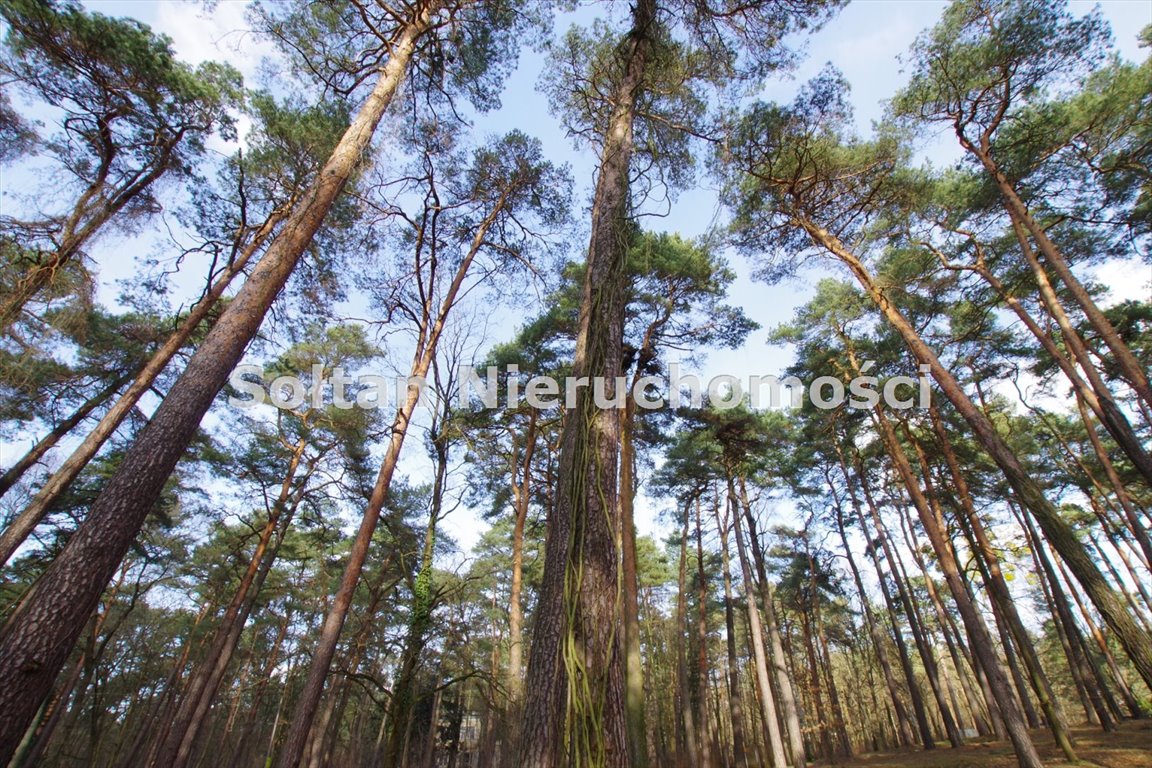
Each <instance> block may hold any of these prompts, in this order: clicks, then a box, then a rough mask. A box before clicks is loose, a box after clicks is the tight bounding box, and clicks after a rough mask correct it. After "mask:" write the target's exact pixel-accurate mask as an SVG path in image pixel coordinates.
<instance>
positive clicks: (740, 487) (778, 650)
mask: <svg viewBox="0 0 1152 768" xmlns="http://www.w3.org/2000/svg"><path fill="white" fill-rule="evenodd" d="M736 489H737V491H738V492H739V501H740V507H741V509H742V510H743V511H744V522H746V523H747V524H748V543H749V545H750V546H751V549H752V562H753V564H754V565H755V566H756V574H755V575H756V576H757V577H758V578H759V580H760V605H761V606H762V607H763V609H764V627H765V629H767V631H768V641H769V643H770V644H771V650H772V657H771V663H772V668H773V672H774V674H775V678H776V690H777V691H778V692H779V694H780V709H781V713H782V714H783V716H784V723H785V726H786V728H785V730H786V731H787V734H788V751H789V754H790V756H791V758H792V764H793V765H798V766H802V765H804V764H805V762H807V755H806V754H805V751H804V727H803V725H802V718H801V716H800V706H799V704H798V703H797V699H796V689H795V686H794V685H793V682H792V677H791V675H789V673H788V668H787V666H786V665H785V663H784V644H783V642H782V641H781V639H780V623H779V622H778V621H777V620H776V604H775V602H776V601H775V595H774V594H773V593H774V590H773V588H772V582H770V581H769V580H768V572H767V569H766V568H765V567H764V553H763V552H762V551H761V548H760V537H759V534H758V533H757V528H756V518H755V516H754V515H753V514H752V504H751V503H750V501H749V499H748V486H747V484H746V483H745V480H744V478H743V477H738V478H737V481H736Z"/></svg>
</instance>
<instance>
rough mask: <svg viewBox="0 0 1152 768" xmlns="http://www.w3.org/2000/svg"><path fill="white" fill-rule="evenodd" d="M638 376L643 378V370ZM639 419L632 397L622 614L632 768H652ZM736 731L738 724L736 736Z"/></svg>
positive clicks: (625, 451)
mask: <svg viewBox="0 0 1152 768" xmlns="http://www.w3.org/2000/svg"><path fill="white" fill-rule="evenodd" d="M636 375H639V371H637V373H636ZM634 381H635V377H634ZM629 391H630V392H631V391H632V390H631V389H629ZM635 419H636V400H635V398H633V397H631V396H629V397H628V399H627V401H626V402H625V403H624V411H623V413H622V414H621V418H620V496H619V497H620V550H621V558H620V578H621V580H622V589H623V595H622V597H623V602H622V604H621V611H622V613H623V615H624V616H623V618H624V622H623V623H624V659H625V664H624V685H625V700H624V707H625V713H626V717H627V721H628V750H629V754H630V756H631V758H632V768H648V739H647V732H648V725H647V723H646V722H645V713H644V662H643V659H642V658H641V655H640V609H639V603H638V598H637V594H638V591H639V589H640V585H639V583H638V579H637V575H636V523H635V521H634V519H633V517H634V516H633V499H634V497H635V494H636V481H635V479H634V472H635V463H636V456H635V448H634V446H633V444H632V430H633V428H634V422H635ZM733 706H736V705H733ZM741 728H742V726H741ZM735 729H736V724H735V723H734V724H733V732H734V736H735ZM739 738H741V739H743V733H740V734H739ZM742 750H743V744H740V745H738V751H742ZM738 759H741V758H738Z"/></svg>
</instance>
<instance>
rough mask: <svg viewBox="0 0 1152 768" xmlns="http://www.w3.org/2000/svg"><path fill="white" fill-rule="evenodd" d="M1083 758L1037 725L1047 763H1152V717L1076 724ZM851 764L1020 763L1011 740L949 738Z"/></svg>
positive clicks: (965, 766) (1110, 767) (946, 767)
mask: <svg viewBox="0 0 1152 768" xmlns="http://www.w3.org/2000/svg"><path fill="white" fill-rule="evenodd" d="M1073 732H1074V733H1075V738H1076V752H1077V756H1078V757H1079V758H1080V762H1079V763H1070V762H1068V760H1066V759H1065V758H1064V756H1063V754H1062V753H1061V752H1060V750H1059V749H1057V748H1056V744H1055V743H1054V741H1053V740H1052V737H1051V735H1050V734H1049V733H1048V732H1047V731H1045V730H1035V731H1033V732H1032V738H1033V740H1034V741H1035V743H1036V747H1037V748H1038V749H1039V750H1040V756H1041V757H1042V758H1043V760H1044V764H1045V765H1047V766H1066V765H1080V766H1084V768H1097V767H1098V768H1152V719H1145V720H1137V721H1128V722H1125V723H1123V724H1121V726H1120V728H1119V729H1118V730H1117V731H1116V732H1114V733H1104V732H1103V731H1102V730H1100V729H1099V728H1074V729H1073ZM839 765H841V766H845V768H1016V765H1017V763H1016V758H1015V757H1014V756H1013V754H1012V748H1011V746H1010V745H1009V744H1008V743H1007V742H984V743H982V742H976V741H973V742H971V743H968V744H965V745H964V746H963V747H962V748H960V749H951V748H949V747H948V745H947V743H944V744H942V745H941V746H939V747H938V748H937V749H935V750H933V751H931V752H923V751H917V752H883V753H881V752H875V753H871V754H865V755H861V756H859V757H857V758H856V759H854V760H851V761H848V762H841V763H839Z"/></svg>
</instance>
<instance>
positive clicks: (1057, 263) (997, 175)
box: [957, 129, 1152, 578]
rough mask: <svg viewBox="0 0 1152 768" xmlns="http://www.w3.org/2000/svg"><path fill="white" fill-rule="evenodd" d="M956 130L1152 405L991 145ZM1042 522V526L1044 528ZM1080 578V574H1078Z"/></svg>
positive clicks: (1149, 391) (1150, 394)
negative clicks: (992, 152)
mask: <svg viewBox="0 0 1152 768" xmlns="http://www.w3.org/2000/svg"><path fill="white" fill-rule="evenodd" d="M957 134H958V135H959V137H960V142H961V145H962V146H964V148H965V149H966V150H968V151H969V152H971V153H972V154H973V155H975V156H976V159H977V160H979V161H980V164H981V165H982V166H984V170H985V171H986V172H987V173H988V175H989V176H991V177H992V181H993V183H994V184H995V185H996V188H997V190H998V191H999V192H1000V196H1001V198H1002V200H1003V202H1004V208H1005V210H1006V211H1007V212H1008V215H1009V216H1010V217H1011V218H1012V220H1013V225H1014V226H1022V227H1023V228H1024V229H1026V230H1027V231H1028V234H1029V235H1031V236H1032V239H1033V240H1035V241H1036V245H1037V246H1038V247H1039V249H1040V253H1042V254H1043V255H1044V259H1045V260H1046V261H1047V262H1048V266H1050V267H1051V268H1052V270H1053V271H1054V272H1055V273H1056V275H1057V276H1058V277H1059V278H1060V280H1061V282H1063V283H1064V286H1065V288H1067V289H1068V292H1069V293H1070V294H1071V295H1072V298H1073V299H1075V300H1076V303H1077V304H1078V305H1079V306H1080V309H1081V310H1082V311H1083V312H1084V316H1085V317H1086V318H1088V323H1089V324H1090V325H1091V326H1092V328H1093V330H1095V331H1096V333H1098V334H1099V335H1100V338H1101V339H1103V341H1104V343H1105V345H1107V347H1108V349H1109V350H1111V352H1112V354H1113V355H1114V359H1115V362H1116V365H1117V367H1118V368H1119V369H1120V371H1121V372H1122V373H1123V375H1124V377H1125V378H1127V379H1128V382H1129V384H1131V386H1132V389H1133V390H1135V392H1136V394H1137V395H1138V396H1139V397H1140V399H1142V400H1143V401H1144V402H1145V403H1146V404H1148V405H1152V386H1149V383H1148V376H1147V374H1146V373H1145V372H1144V367H1143V366H1142V365H1141V364H1140V361H1139V360H1138V359H1137V358H1136V356H1135V355H1134V354H1133V353H1132V350H1131V349H1129V348H1128V345H1127V344H1125V343H1124V340H1123V339H1121V338H1120V334H1118V333H1117V332H1116V329H1115V328H1114V327H1113V326H1112V324H1111V323H1110V322H1109V321H1108V318H1107V317H1105V315H1104V313H1103V312H1102V311H1101V310H1100V308H1099V307H1098V306H1097V305H1096V302H1095V301H1094V300H1093V299H1092V296H1091V294H1089V293H1088V291H1087V289H1086V288H1084V286H1083V285H1082V284H1081V283H1080V281H1079V280H1077V279H1076V276H1075V275H1074V274H1072V270H1071V269H1069V267H1068V262H1066V261H1065V260H1064V255H1063V254H1062V253H1061V252H1060V249H1059V248H1057V247H1056V244H1055V243H1053V242H1052V240H1051V238H1049V237H1048V233H1047V231H1046V230H1045V229H1044V228H1043V227H1041V226H1040V224H1039V223H1038V222H1037V221H1036V219H1034V218H1033V217H1032V214H1031V213H1030V212H1029V211H1028V206H1027V205H1026V204H1025V203H1024V201H1023V200H1022V199H1021V198H1020V195H1019V194H1018V193H1017V191H1016V189H1015V187H1013V185H1012V182H1011V181H1009V179H1008V177H1007V176H1006V175H1005V174H1004V172H1003V170H1001V168H1000V166H999V165H998V164H997V163H996V161H995V160H994V159H993V158H992V155H991V151H990V147H989V146H988V144H987V142H986V141H985V142H983V143H982V146H979V147H978V146H976V145H975V144H973V143H972V142H971V141H970V140H969V139H968V138H966V137H965V136H964V135H963V133H962V131H960V130H959V129H957ZM1043 527H1044V526H1043V524H1041V528H1043ZM1078 578H1079V577H1078Z"/></svg>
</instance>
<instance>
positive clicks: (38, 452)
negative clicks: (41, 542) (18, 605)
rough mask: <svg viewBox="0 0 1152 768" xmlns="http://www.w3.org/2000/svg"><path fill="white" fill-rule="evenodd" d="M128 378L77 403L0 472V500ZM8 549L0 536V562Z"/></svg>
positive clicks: (129, 377) (114, 382)
mask: <svg viewBox="0 0 1152 768" xmlns="http://www.w3.org/2000/svg"><path fill="white" fill-rule="evenodd" d="M131 378H132V377H131V375H129V374H124V375H121V376H117V377H116V378H114V379H113V380H112V381H110V382H109V383H108V384H107V385H106V386H105V387H104V388H103V389H101V390H100V391H99V392H97V393H96V394H94V395H92V397H90V398H88V399H87V400H85V401H84V402H83V403H81V404H80V407H78V408H77V409H76V410H75V411H73V412H72V413H70V414H69V415H68V416H67V417H66V418H64V419H63V420H61V421H60V422H59V423H58V424H56V425H55V426H54V427H52V429H51V430H50V431H49V432H48V434H46V435H44V437H42V438H40V439H39V440H37V441H36V444H35V445H33V446H32V447H31V448H29V449H28V451H27V452H26V453H25V454H24V455H23V456H21V457H20V458H19V459H18V460H17V461H16V463H15V464H13V465H12V466H10V467H8V469H6V470H4V474H3V475H0V496H3V495H4V494H5V493H7V492H8V491H9V490H10V489H11V488H12V486H14V485H16V483H18V482H20V478H22V477H23V476H24V473H25V472H27V471H28V470H29V469H31V468H32V467H34V466H35V465H36V463H37V462H39V461H40V459H42V458H44V455H45V454H46V453H48V451H50V450H52V448H53V447H55V445H56V444H57V443H58V442H60V440H61V438H63V437H64V436H65V435H67V434H68V433H69V432H71V431H72V430H73V429H75V428H76V425H78V424H79V423H80V422H82V421H84V419H86V418H88V415H89V414H90V413H92V411H94V410H96V409H97V408H99V407H100V406H101V405H103V404H104V403H105V402H106V401H107V400H108V398H110V397H112V395H114V394H116V390H118V389H120V387H122V386H124V385H125V384H127V383H128V380H129V379H131ZM5 533H7V531H5ZM21 541H23V539H21ZM8 548H9V547H8V546H7V545H6V544H5V542H4V536H3V535H0V562H7V561H8V557H10V556H11V555H8V556H5V555H4V552H5V551H6V550H7V549H8Z"/></svg>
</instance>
